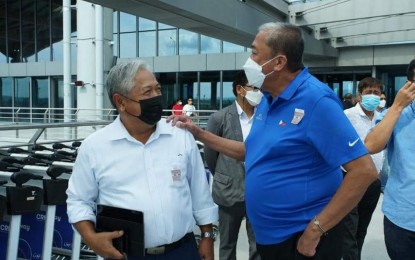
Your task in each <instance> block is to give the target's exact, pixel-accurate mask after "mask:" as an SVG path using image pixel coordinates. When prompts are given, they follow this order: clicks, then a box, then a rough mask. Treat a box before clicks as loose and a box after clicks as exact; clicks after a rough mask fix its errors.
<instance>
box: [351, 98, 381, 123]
mask: <svg viewBox="0 0 415 260" xmlns="http://www.w3.org/2000/svg"><path fill="white" fill-rule="evenodd" d="M355 107H356V109H357V111H359V115H360V116H362V117H366V118H367V117H368V116H367V115H366V113H365V111H363V108H362V106H361V105H360V103H359V102H357V103H356V105H355ZM378 114H379V112H378V111H377V110H375V111H373V120H374V119H375V118H376V117H377V115H378Z"/></svg>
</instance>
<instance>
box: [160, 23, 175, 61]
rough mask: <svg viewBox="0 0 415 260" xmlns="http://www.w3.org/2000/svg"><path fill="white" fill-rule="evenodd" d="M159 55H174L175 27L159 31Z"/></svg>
mask: <svg viewBox="0 0 415 260" xmlns="http://www.w3.org/2000/svg"><path fill="white" fill-rule="evenodd" d="M158 46H159V54H158V55H159V56H168V55H176V29H171V30H163V31H159V45H158Z"/></svg>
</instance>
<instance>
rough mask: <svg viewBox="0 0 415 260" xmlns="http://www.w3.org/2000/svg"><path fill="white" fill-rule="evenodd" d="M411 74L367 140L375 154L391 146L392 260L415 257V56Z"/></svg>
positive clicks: (388, 231) (388, 221)
mask: <svg viewBox="0 0 415 260" xmlns="http://www.w3.org/2000/svg"><path fill="white" fill-rule="evenodd" d="M407 77H408V82H407V83H406V84H405V85H404V86H403V87H402V88H401V90H399V92H398V94H397V95H396V97H395V101H394V102H393V104H392V106H391V107H390V108H389V110H388V112H387V113H386V115H385V116H384V118H383V119H382V121H380V123H379V124H377V125H376V127H375V128H373V130H372V131H371V132H370V133H369V134H368V135H367V137H366V139H365V144H366V146H367V148H368V150H369V152H371V153H377V152H378V151H381V150H382V149H384V148H385V146H386V145H387V150H388V151H387V153H388V160H389V167H390V168H389V177H388V182H387V183H386V187H385V190H384V197H383V205H382V210H383V213H384V214H385V218H384V223H383V225H384V234H385V244H386V249H387V251H388V255H389V257H390V258H391V259H392V260H413V259H414V257H415V253H414V248H415V161H414V151H415V135H414V129H415V103H414V101H413V100H414V99H415V84H414V83H413V82H414V81H415V59H414V60H412V61H411V62H410V63H409V66H408V71H407ZM408 104H409V105H408Z"/></svg>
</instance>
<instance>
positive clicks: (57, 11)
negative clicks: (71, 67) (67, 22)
mask: <svg viewBox="0 0 415 260" xmlns="http://www.w3.org/2000/svg"><path fill="white" fill-rule="evenodd" d="M61 11H62V3H56V2H52V60H53V61H62V60H63V42H62V40H63V30H62V24H63V17H62V12H61Z"/></svg>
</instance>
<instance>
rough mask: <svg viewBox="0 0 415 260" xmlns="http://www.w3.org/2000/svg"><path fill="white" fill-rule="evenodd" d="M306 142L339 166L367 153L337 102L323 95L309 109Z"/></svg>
mask: <svg viewBox="0 0 415 260" xmlns="http://www.w3.org/2000/svg"><path fill="white" fill-rule="evenodd" d="M307 138H308V141H309V142H310V143H311V144H312V145H314V147H316V149H317V150H318V151H319V153H320V154H321V156H322V157H323V158H324V159H325V160H326V162H327V163H328V164H329V165H332V166H341V165H343V164H345V163H347V162H350V161H352V160H355V159H357V158H359V157H361V156H363V155H365V154H367V153H368V151H367V149H366V147H365V146H364V144H363V142H362V140H360V138H359V135H358V134H357V132H356V130H355V129H354V128H353V126H352V124H351V123H350V121H349V120H348V118H347V117H346V115H345V114H344V112H343V109H342V108H341V105H340V104H339V102H337V101H336V100H335V99H334V98H333V97H329V96H324V97H322V98H321V99H320V100H319V101H317V103H316V105H315V107H314V109H313V110H312V112H311V118H310V121H309V126H308V129H307Z"/></svg>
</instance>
